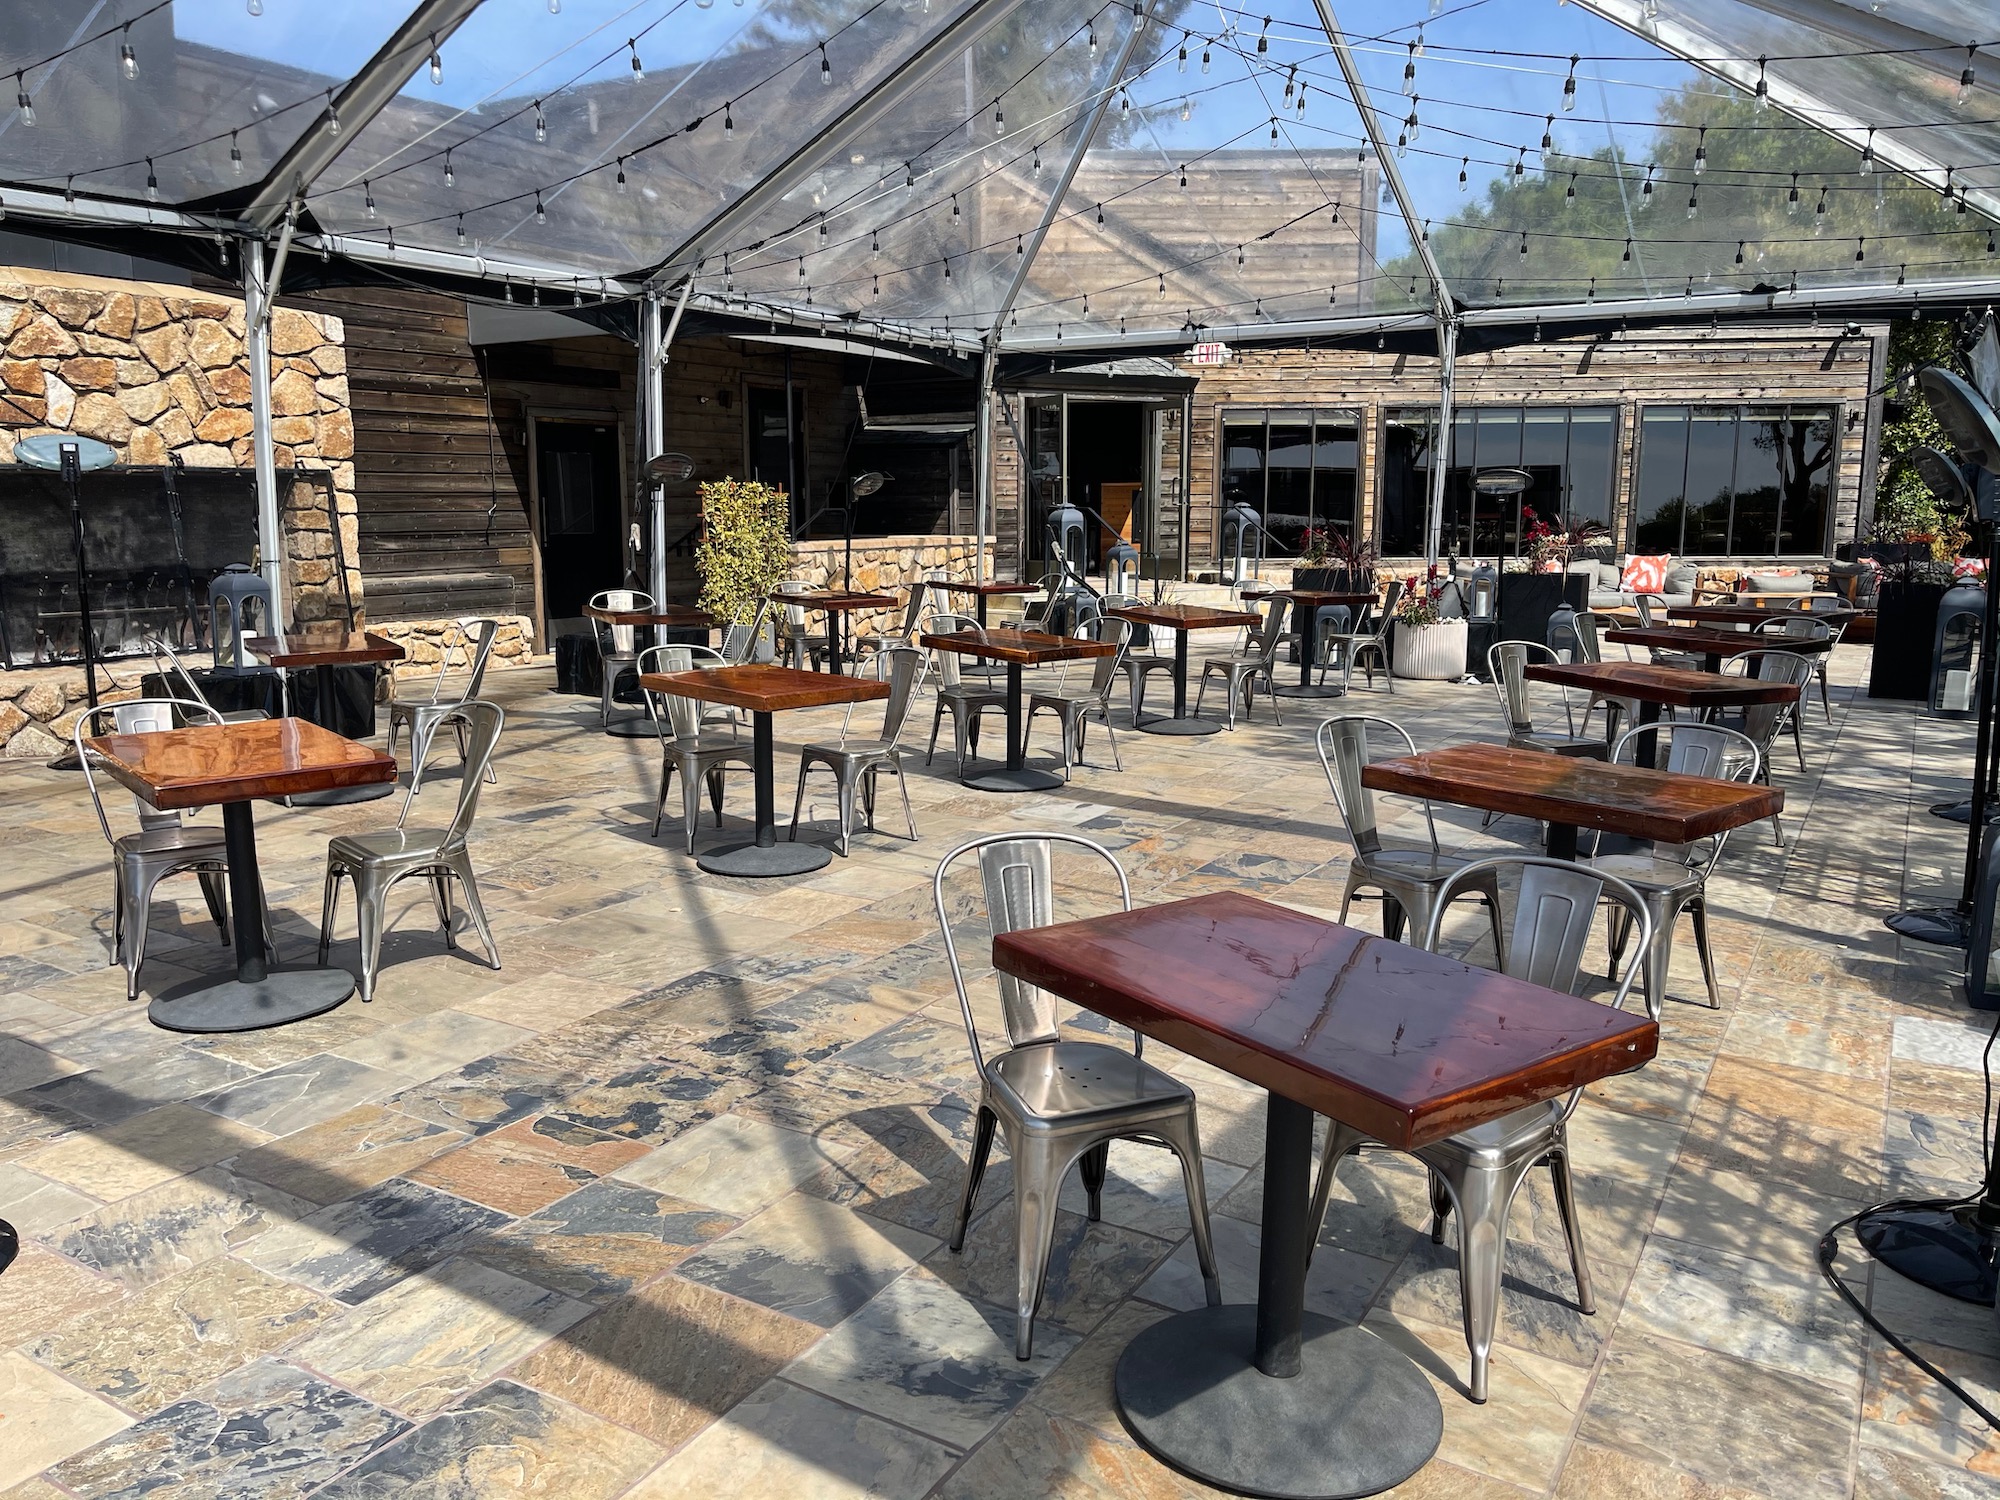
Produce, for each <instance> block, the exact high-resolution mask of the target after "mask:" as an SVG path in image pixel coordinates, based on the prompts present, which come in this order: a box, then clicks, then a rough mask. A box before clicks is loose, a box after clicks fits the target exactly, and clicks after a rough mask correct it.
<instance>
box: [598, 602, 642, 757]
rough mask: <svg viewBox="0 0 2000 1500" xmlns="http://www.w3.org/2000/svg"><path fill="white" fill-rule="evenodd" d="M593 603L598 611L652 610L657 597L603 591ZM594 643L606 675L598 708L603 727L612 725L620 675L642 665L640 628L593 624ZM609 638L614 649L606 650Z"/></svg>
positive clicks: (599, 719) (600, 722)
mask: <svg viewBox="0 0 2000 1500" xmlns="http://www.w3.org/2000/svg"><path fill="white" fill-rule="evenodd" d="M590 603H591V605H592V606H593V607H594V608H597V609H651V608H652V607H653V596H652V595H651V594H649V593H647V592H646V591H645V590H644V589H602V590H600V591H599V592H597V593H595V594H592V595H591V596H590ZM590 623H591V639H592V640H594V641H596V642H597V660H598V663H599V668H600V670H601V671H602V673H603V675H604V682H603V691H602V696H601V697H600V699H599V701H598V705H597V719H598V723H599V725H600V726H601V727H609V726H610V723H611V690H612V688H613V687H615V686H616V685H617V682H618V674H619V673H620V672H622V671H624V670H625V668H627V667H632V666H637V665H638V662H639V627H638V626H636V625H606V624H604V623H603V622H602V621H600V620H592V621H591V622H590ZM606 635H609V636H610V638H611V649H610V650H608V651H607V650H605V649H604V640H605V637H606Z"/></svg>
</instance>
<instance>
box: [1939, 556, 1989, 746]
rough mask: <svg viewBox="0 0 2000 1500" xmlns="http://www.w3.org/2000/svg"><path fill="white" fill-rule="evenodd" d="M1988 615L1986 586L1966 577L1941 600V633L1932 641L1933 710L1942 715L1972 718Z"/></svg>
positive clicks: (1953, 586)
mask: <svg viewBox="0 0 2000 1500" xmlns="http://www.w3.org/2000/svg"><path fill="white" fill-rule="evenodd" d="M1985 618H1986V589H1985V586H1984V585H1983V584H1979V583H1976V582H1974V581H1973V580H1972V579H1969V578H1967V579H1962V580H1960V581H1959V582H1958V583H1955V584H1953V585H1952V586H1951V587H1950V588H1949V589H1947V590H1946V591H1945V596H1944V598H1942V599H1941V600H1939V601H1938V615H1937V634H1936V637H1935V638H1934V639H1933V641H1932V642H1931V712H1932V713H1933V714H1934V715H1936V716H1937V717H1938V718H1941V719H1965V718H1970V717H1971V715H1972V713H1973V709H1974V703H1973V699H1974V697H1975V693H1974V689H1975V688H1976V687H1977V685H1978V684H1977V681H1976V679H1975V677H1974V663H1975V662H1976V661H1977V660H1978V657H1979V653H1980V651H1981V650H1982V649H1983V648H1984V647H1985V644H1986V642H1985V638H1984V637H1983V635H1982V634H1981V631H1980V626H1981V624H1982V623H1983V622H1984V620H1985Z"/></svg>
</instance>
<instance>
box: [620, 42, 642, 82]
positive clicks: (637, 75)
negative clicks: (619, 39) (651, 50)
mask: <svg viewBox="0 0 2000 1500" xmlns="http://www.w3.org/2000/svg"><path fill="white" fill-rule="evenodd" d="M625 46H626V48H627V49H628V50H629V51H630V52H631V54H632V81H633V82H634V83H644V82H645V81H646V65H645V64H644V63H642V62H640V61H639V39H638V38H637V37H635V36H631V37H627V38H626V39H625Z"/></svg>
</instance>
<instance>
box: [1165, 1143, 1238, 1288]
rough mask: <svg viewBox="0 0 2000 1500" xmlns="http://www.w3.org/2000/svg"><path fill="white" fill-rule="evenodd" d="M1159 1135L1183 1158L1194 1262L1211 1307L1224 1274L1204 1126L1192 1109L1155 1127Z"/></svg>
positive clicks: (1182, 1177) (1182, 1166)
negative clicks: (1211, 1216)
mask: <svg viewBox="0 0 2000 1500" xmlns="http://www.w3.org/2000/svg"><path fill="white" fill-rule="evenodd" d="M1154 1131H1155V1133H1156V1134H1157V1135H1158V1136H1159V1138H1160V1139H1161V1140H1163V1141H1165V1142H1166V1143H1167V1145H1168V1146H1169V1147H1171V1148H1172V1150H1173V1153H1174V1155H1176V1156H1178V1157H1179V1158H1180V1160H1181V1185H1182V1186H1183V1187H1184V1188H1185V1189H1186V1190H1187V1200H1188V1220H1189V1224H1190V1227H1191V1228H1192V1229H1193V1230H1194V1258H1195V1264H1197V1265H1198V1266H1200V1267H1201V1285H1202V1293H1203V1296H1204V1297H1205V1298H1206V1300H1207V1302H1208V1305H1209V1306H1210V1307H1220V1306H1222V1274H1221V1272H1220V1270H1219V1269H1218V1268H1217V1266H1216V1261H1215V1236H1214V1234H1213V1233H1212V1231H1211V1230H1210V1227H1209V1222H1208V1184H1207V1182H1206V1181H1205V1180H1204V1179H1203V1175H1202V1167H1201V1130H1200V1127H1199V1126H1198V1125H1197V1124H1196V1123H1195V1113H1194V1111H1193V1110H1192V1109H1190V1110H1188V1112H1187V1114H1186V1115H1185V1116H1183V1117H1182V1118H1180V1119H1176V1120H1172V1121H1169V1122H1167V1123H1165V1124H1162V1125H1157V1126H1155V1127H1154Z"/></svg>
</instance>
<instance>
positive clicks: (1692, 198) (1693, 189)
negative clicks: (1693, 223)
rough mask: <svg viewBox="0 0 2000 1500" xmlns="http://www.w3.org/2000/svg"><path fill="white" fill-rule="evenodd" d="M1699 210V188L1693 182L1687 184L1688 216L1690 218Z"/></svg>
mask: <svg viewBox="0 0 2000 1500" xmlns="http://www.w3.org/2000/svg"><path fill="white" fill-rule="evenodd" d="M1700 212H1701V188H1700V186H1699V185H1697V184H1695V183H1689V184H1688V217H1689V218H1690V219H1692V218H1693V217H1694V216H1695V215H1696V214H1698V213H1700Z"/></svg>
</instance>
